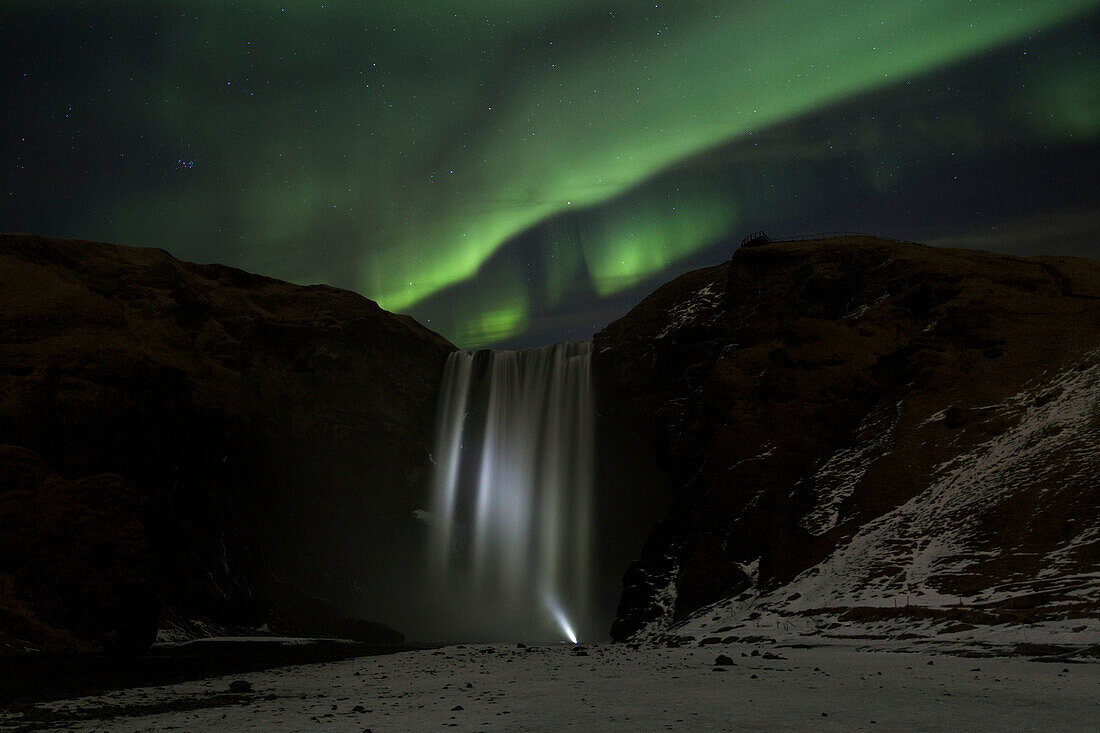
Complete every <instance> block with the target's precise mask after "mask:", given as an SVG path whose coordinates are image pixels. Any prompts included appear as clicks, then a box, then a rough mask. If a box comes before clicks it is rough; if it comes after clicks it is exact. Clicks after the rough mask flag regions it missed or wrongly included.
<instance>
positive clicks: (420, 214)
mask: <svg viewBox="0 0 1100 733" xmlns="http://www.w3.org/2000/svg"><path fill="white" fill-rule="evenodd" d="M1096 4H1097V3H1096V2H1094V1H1093V0H1078V1H1070V2H1058V3H1053V2H1045V3H1029V4H1026V5H1024V6H1021V7H1020V8H1018V9H1015V10H1016V11H1015V12H1006V10H1005V8H1004V7H1003V5H1002V4H1001V3H997V2H975V3H965V4H960V3H958V2H954V1H953V0H952V1H948V0H933V1H929V2H924V3H913V2H909V1H908V0H904V1H895V2H883V1H882V0H876V1H874V2H868V1H862V2H848V3H845V5H844V12H843V13H838V12H836V11H835V8H836V5H835V3H832V2H810V3H799V4H779V3H771V2H768V3H765V2H747V3H743V4H741V6H739V9H738V10H737V11H734V12H729V11H728V8H729V6H728V4H723V3H714V4H702V3H692V4H691V9H692V11H693V12H683V11H678V13H677V17H676V18H675V19H674V20H675V25H672V24H669V27H668V28H667V29H665V30H664V31H663V34H664V38H663V39H662V37H661V36H658V35H657V32H658V31H659V30H661V29H662V28H663V26H664V24H663V23H662V22H661V21H656V22H652V23H644V22H643V23H636V24H632V25H630V26H628V27H627V28H625V29H623V31H621V33H622V37H621V39H620V40H617V41H614V42H605V43H593V44H591V45H590V46H587V47H585V48H575V49H572V52H571V53H569V54H567V55H563V56H562V57H561V58H557V57H556V56H555V55H554V53H555V52H554V51H553V50H552V46H550V45H549V41H547V42H546V45H545V46H544V47H541V48H532V49H531V50H530V52H529V53H530V54H532V55H534V57H535V58H534V60H532V61H531V62H530V63H529V64H528V65H527V66H526V67H520V68H519V69H517V70H515V73H513V74H512V75H510V77H509V87H510V89H509V90H508V92H507V93H500V94H494V95H489V96H488V97H487V98H486V99H485V102H484V104H485V110H479V112H480V114H479V115H478V118H479V120H478V124H477V125H474V126H472V127H470V128H469V129H467V130H465V132H466V133H467V136H466V137H465V138H464V139H465V140H467V142H466V143H465V144H464V145H462V146H452V145H448V148H447V168H446V171H445V172H444V175H442V176H441V178H440V180H439V185H437V186H435V187H425V188H419V187H418V188H417V189H416V192H415V195H414V197H413V198H411V199H409V200H408V201H407V202H406V203H407V205H408V206H409V208H410V209H411V211H412V212H413V213H411V214H410V215H409V216H408V218H407V219H406V221H405V226H398V231H396V232H395V233H394V235H393V237H392V239H390V240H389V241H386V242H385V243H383V247H384V248H385V256H383V257H377V255H375V256H372V257H371V259H370V260H369V261H365V262H364V270H363V271H364V277H363V279H362V280H361V287H362V289H363V290H364V292H366V293H367V294H368V295H369V296H371V297H374V298H375V299H377V300H378V301H379V303H380V304H381V305H382V306H383V307H386V308H391V309H401V308H405V307H407V306H409V305H412V304H413V303H415V302H417V301H418V300H420V299H421V298H423V297H425V296H426V295H428V294H430V293H432V292H435V291H437V290H438V289H440V288H442V287H445V286H447V285H449V284H451V283H453V282H456V281H458V280H461V279H464V278H466V277H469V276H470V275H471V274H472V273H473V272H474V271H475V270H476V268H477V267H478V266H479V265H480V264H481V263H482V262H484V261H485V259H486V258H487V257H488V256H489V255H491V254H492V253H493V252H494V251H495V250H496V249H497V248H498V247H499V246H500V245H501V244H502V243H503V242H504V241H506V240H507V239H508V238H510V237H512V236H514V235H516V234H518V233H519V232H521V231H523V230H524V229H526V228H528V227H530V226H532V225H534V224H536V223H537V222H539V221H540V220H542V219H544V218H545V217H547V216H549V215H551V214H553V213H557V212H560V211H562V210H564V209H566V208H567V207H587V206H593V205H595V204H598V203H601V202H603V201H606V200H607V199H609V198H611V197H613V196H615V195H618V194H620V193H621V192H623V191H624V190H628V189H630V188H631V187H633V186H635V185H637V184H638V183H640V182H642V181H644V180H645V179H646V178H648V177H650V176H652V175H653V174H655V173H656V172H658V171H659V170H660V169H661V168H663V167H665V166H668V165H670V164H671V163H673V162H675V161H676V160H678V159H681V158H683V157H684V156H688V155H692V154H695V153H698V152H700V151H702V150H705V149H707V148H709V147H712V146H715V145H717V144H719V143H722V142H725V141H728V140H730V139H733V138H736V137H738V136H741V135H745V134H747V133H749V132H751V131H753V130H754V129H761V128H763V127H766V126H768V125H772V124H775V123H778V122H781V121H783V120H785V119H789V118H792V117H794V116H796V115H798V114H800V113H804V112H806V111H808V110H812V109H815V108H817V107H819V106H820V105H824V104H828V103H830V102H834V101H836V100H839V99H843V98H845V97H848V96H851V95H855V94H859V93H862V92H865V91H868V90H870V89H873V88H876V87H879V86H882V85H886V84H891V83H897V82H901V81H903V80H904V79H905V78H907V77H909V76H912V75H917V74H920V73H923V72H925V71H928V70H931V69H934V68H937V67H939V66H942V65H944V64H948V63H950V62H952V61H955V60H958V59H961V58H964V57H966V56H969V55H972V54H975V53H978V52H980V51H982V50H985V49H988V48H989V47H991V46H993V45H995V44H997V43H1001V42H1004V41H1006V40H1008V39H1011V38H1013V37H1016V36H1018V35H1020V34H1024V33H1027V32H1029V31H1033V30H1034V29H1036V28H1039V27H1042V26H1044V25H1047V24H1051V23H1055V22H1058V21H1062V20H1065V19H1066V18H1068V17H1071V16H1072V15H1074V14H1076V13H1079V12H1081V11H1083V10H1086V9H1088V8H1091V7H1095V6H1096ZM715 8H719V9H722V8H725V9H727V12H714V9H715ZM451 171H453V173H452V172H451ZM430 218H434V221H433V224H432V226H431V227H428V228H427V231H425V227H423V226H422V225H421V223H420V222H421V221H423V220H426V219H430ZM626 218H629V215H626ZM612 228H614V227H612ZM628 229H629V227H623V228H622V230H621V231H616V232H614V233H612V232H609V235H610V236H609V238H608V240H607V241H606V242H605V244H604V245H603V246H604V247H605V248H606V249H607V251H606V252H604V253H600V252H598V251H595V250H596V249H597V248H596V247H586V250H585V252H586V259H587V260H588V261H589V262H590V263H597V267H598V268H599V270H600V272H601V273H602V274H601V275H599V279H600V280H602V281H603V282H604V283H605V286H606V284H607V283H609V282H610V281H611V279H616V280H618V281H620V282H623V283H625V282H628V281H630V280H631V279H632V278H634V279H637V278H640V277H642V276H644V274H646V273H647V272H651V271H652V270H650V269H648V268H650V267H652V266H653V263H655V262H657V261H659V260H661V259H662V255H661V254H657V253H654V254H649V253H647V252H645V251H644V250H645V245H644V244H643V245H642V246H641V247H634V246H631V245H630V244H629V231H628ZM464 235H465V236H464ZM666 262H667V260H666ZM613 265H614V266H613Z"/></svg>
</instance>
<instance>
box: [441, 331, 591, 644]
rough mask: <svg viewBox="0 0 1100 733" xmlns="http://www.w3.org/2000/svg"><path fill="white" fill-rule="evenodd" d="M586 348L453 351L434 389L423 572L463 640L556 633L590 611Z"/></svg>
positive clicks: (577, 345) (568, 345)
mask: <svg viewBox="0 0 1100 733" xmlns="http://www.w3.org/2000/svg"><path fill="white" fill-rule="evenodd" d="M591 354H592V346H591V344H589V343H565V344H555V345H553V346H544V347H542V348H539V349H530V350H525V351H478V352H470V351H457V352H455V353H453V354H451V356H450V358H449V359H448V362H447V368H446V372H445V375H444V379H443V386H442V390H441V392H440V404H439V413H438V424H437V439H436V452H435V464H436V465H435V471H434V473H433V477H432V507H431V516H432V517H434V519H435V521H434V522H433V524H432V571H433V573H432V582H433V584H434V588H433V590H435V591H438V593H437V597H439V598H440V600H441V602H442V603H443V605H444V608H443V609H442V611H441V616H443V615H444V614H445V619H444V621H445V624H444V625H445V626H447V627H448V628H451V629H454V630H455V633H459V634H463V635H465V636H467V637H470V638H476V637H483V638H497V639H500V638H506V637H507V635H518V636H522V637H525V638H539V637H544V636H547V635H549V634H551V633H553V634H555V635H556V634H561V633H564V634H565V635H566V636H567V637H569V638H570V640H571V641H573V642H574V643H576V633H575V632H574V626H575V624H574V623H571V622H570V620H569V615H568V614H567V612H566V610H565V609H570V610H571V611H572V612H573V617H574V619H575V618H576V617H577V616H578V615H581V616H583V615H584V614H587V613H588V612H589V603H590V593H591V590H590V582H591V564H592V560H593V558H592V550H591V545H592V537H591V533H592V526H591V525H592V503H591V502H592V500H591V496H592V465H593V463H592V461H593V437H594V436H593V429H594V428H593V404H592V379H591V369H590V364H591Z"/></svg>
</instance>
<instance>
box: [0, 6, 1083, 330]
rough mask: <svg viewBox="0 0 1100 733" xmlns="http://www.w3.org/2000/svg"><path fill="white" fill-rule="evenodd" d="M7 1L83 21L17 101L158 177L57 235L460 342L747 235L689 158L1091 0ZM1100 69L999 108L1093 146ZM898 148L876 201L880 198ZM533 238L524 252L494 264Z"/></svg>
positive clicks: (104, 175) (1066, 16)
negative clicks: (410, 321)
mask: <svg viewBox="0 0 1100 733" xmlns="http://www.w3.org/2000/svg"><path fill="white" fill-rule="evenodd" d="M10 5H11V8H10V10H9V12H10V14H11V15H10V17H9V18H8V20H7V21H6V22H7V23H8V25H7V27H6V28H5V30H7V31H9V32H10V31H12V30H13V28H17V27H24V26H25V27H31V28H38V29H40V30H41V31H42V32H46V31H47V30H49V29H51V28H52V29H54V30H55V31H57V28H58V27H60V30H59V31H57V32H58V33H59V35H60V37H61V38H65V37H67V36H66V34H76V33H78V32H80V31H79V29H81V28H86V27H92V28H94V29H95V31H94V32H93V33H91V34H90V35H86V36H82V37H84V38H87V39H89V40H88V43H87V44H86V46H80V45H79V44H77V45H76V46H75V49H76V50H74V51H72V52H66V53H67V55H66V54H62V58H61V60H60V61H58V62H56V66H55V67H49V68H45V69H44V68H43V66H47V67H48V64H43V65H35V66H34V68H31V69H30V72H29V73H30V76H29V77H27V76H26V74H25V78H26V81H22V82H21V83H22V84H24V85H26V86H24V87H21V88H20V89H21V91H20V92H19V94H20V95H21V96H20V99H21V100H24V101H26V103H27V104H29V105H37V107H38V108H39V109H45V110H47V111H48V112H49V114H51V115H52V116H53V118H54V119H56V118H58V116H59V115H62V114H64V115H65V117H64V118H62V119H61V121H60V122H59V124H61V125H62V126H63V125H65V124H70V122H67V120H69V121H71V125H72V128H73V130H74V131H76V132H74V133H73V134H74V135H75V136H76V137H77V138H79V137H80V136H81V135H84V136H87V135H88V134H89V133H87V132H79V130H80V129H85V130H86V129H88V128H92V129H94V130H96V131H97V134H100V135H108V134H109V135H113V136H114V137H113V138H112V139H124V140H128V141H130V144H131V147H130V148H127V149H126V151H123V155H124V156H125V154H126V152H127V151H129V152H130V155H131V156H133V150H134V149H136V150H137V151H138V152H139V153H140V154H141V155H142V156H143V157H144V160H145V161H146V162H145V163H144V165H145V166H146V167H148V166H149V165H154V166H155V165H160V166H162V167H163V169H164V170H166V171H167V170H168V169H171V170H170V173H165V174H164V175H161V176H160V177H159V178H158V177H156V176H153V177H152V178H153V179H154V180H153V181H152V183H151V181H150V176H149V175H148V174H143V173H142V172H141V171H138V172H137V173H135V174H133V175H131V174H130V169H129V168H127V166H128V165H131V164H130V163H129V162H127V161H126V160H125V157H123V159H118V158H112V162H111V163H110V165H111V166H113V167H112V168H108V169H103V168H96V167H94V166H88V167H87V168H86V169H85V170H84V171H83V173H73V174H72V176H73V178H75V179H76V180H74V181H73V182H72V183H71V184H70V185H71V186H72V187H73V188H74V189H78V188H79V189H81V194H80V199H81V208H80V213H79V214H77V213H73V214H71V215H70V217H69V220H68V224H67V226H68V227H69V228H71V230H72V231H69V232H64V233H70V234H76V235H79V236H95V237H97V238H103V239H107V240H110V241H117V242H123V243H128V244H156V245H157V246H162V247H164V248H166V249H168V250H169V251H171V252H173V253H174V254H176V255H177V256H181V257H186V258H189V259H199V260H212V261H220V262H225V263H228V264H233V265H236V266H240V267H245V268H247V269H251V270H255V271H259V272H262V273H264V274H270V275H274V276H277V277H283V278H286V279H289V280H292V281H295V282H303V283H306V282H327V283H331V284H335V285H341V286H346V287H352V288H354V289H356V290H358V291H359V292H361V293H363V294H364V295H366V296H368V297H370V298H372V299H374V300H376V301H377V302H378V303H379V304H380V305H381V306H382V307H384V308H387V309H390V310H394V311H401V312H412V313H413V314H414V315H415V316H417V317H418V318H420V319H421V320H423V321H426V322H428V323H429V325H431V327H433V328H435V329H437V330H439V331H440V332H441V333H443V334H444V335H446V336H448V337H449V338H451V339H452V340H454V341H455V342H456V343H457V344H459V345H460V346H466V347H475V346H480V345H483V344H489V343H496V342H500V341H502V340H507V339H509V338H511V337H515V336H517V335H518V334H522V333H523V332H524V331H525V330H527V329H529V328H530V327H532V323H534V322H535V321H536V320H538V319H539V318H543V317H544V316H545V315H546V314H547V313H551V314H552V313H553V312H554V311H555V309H559V310H560V309H561V308H562V307H563V304H564V303H565V302H566V301H567V300H568V299H569V298H571V297H575V296H576V294H577V292H578V289H586V290H587V291H588V292H589V293H590V294H592V295H593V296H594V297H595V298H597V299H599V298H608V297H612V296H615V295H616V294H621V293H624V292H626V291H628V290H629V289H630V288H633V287H635V286H638V285H639V284H641V283H645V282H646V281H647V280H648V279H650V278H652V277H653V276H655V275H658V274H661V273H665V272H669V271H670V270H669V268H671V267H674V266H676V265H677V264H678V263H685V262H687V261H689V260H690V258H691V257H692V255H695V254H697V253H700V252H702V251H704V250H705V249H706V248H707V247H708V246H710V245H712V244H713V243H714V242H716V241H719V240H721V239H723V238H725V237H729V236H731V235H734V234H743V233H747V231H748V230H749V229H751V228H756V227H755V224H756V222H757V221H758V220H757V219H755V218H754V217H753V215H752V214H753V212H756V211H758V210H760V207H761V206H762V204H761V202H760V201H748V200H745V199H746V197H745V196H744V195H743V194H741V193H740V192H741V191H743V187H741V186H737V185H734V184H733V183H732V182H731V181H732V180H733V179H732V178H731V177H730V175H728V174H727V173H726V172H724V169H721V168H720V166H717V165H716V164H715V165H709V166H708V165H701V166H700V165H696V166H695V167H694V168H691V169H690V170H689V169H688V168H685V165H687V163H686V162H688V161H696V162H698V161H699V160H701V159H702V157H703V156H706V155H707V154H708V152H709V151H716V150H727V151H728V150H731V149H737V150H743V149H747V145H748V141H749V140H752V139H760V138H761V137H762V136H763V137H766V136H767V134H768V133H769V132H771V131H774V130H776V129H779V128H782V126H783V125H785V124H793V123H795V122H797V121H798V120H803V119H806V118H808V117H811V116H814V115H822V114H827V113H828V111H829V110H833V109H843V108H844V105H845V104H846V103H848V102H850V101H851V100H855V99H860V98H864V97H866V95H869V94H874V93H876V92H879V91H881V90H892V89H903V88H904V87H905V86H906V85H908V84H911V83H912V82H913V81H914V80H916V79H920V78H922V76H926V75H934V74H937V73H944V71H945V70H949V69H951V68H952V66H953V65H958V64H962V63H967V62H969V61H971V60H973V59H977V58H980V57H981V56H982V55H983V54H986V53H989V52H991V51H993V50H995V49H997V48H1000V47H1003V46H1005V45H1006V44H1012V43H1017V42H1021V41H1022V40H1023V39H1027V38H1030V36H1031V35H1032V34H1035V33H1038V32H1042V31H1044V30H1046V29H1053V28H1058V27H1061V26H1065V25H1066V24H1072V23H1074V22H1078V21H1080V19H1082V18H1085V17H1087V16H1089V15H1090V14H1094V13H1095V12H1096V10H1097V8H1100V0H1057V1H1055V0H1049V1H1046V2H1038V1H1035V2H998V1H995V0H974V1H973V2H961V1H960V0H923V2H921V1H917V0H873V1H871V0H848V1H846V2H843V3H836V2H827V1H826V0H802V1H801V2H788V3H779V2H765V1H764V0H740V1H738V2H729V1H727V2H704V1H701V0H693V1H687V2H675V3H674V2H667V3H666V2H652V1H651V2H645V3H639V2H625V1H622V0H619V1H612V2H606V3H592V2H575V1H566V0H556V1H553V0H541V1H540V2H530V3H525V2H513V1H508V2H505V1H504V0H478V1H477V2H469V1H464V2H452V3H446V4H442V3H438V2H431V3H418V2H398V1H397V0H387V1H385V2H369V3H367V2H350V1H342V2H325V3H317V2H308V3H307V2H287V3H282V4H279V3H244V2H241V3H237V2H234V3H228V2H221V1H219V2H191V3H183V2H172V3H160V4H157V9H156V10H155V11H154V10H153V9H151V8H150V7H148V5H147V4H145V3H121V2H84V3H74V4H73V7H72V8H68V7H67V8H66V11H65V13H66V17H64V18H60V17H58V16H56V15H54V14H53V11H49V10H46V9H45V8H47V7H51V6H47V5H46V4H44V3H28V2H16V3H11V4H10ZM42 29H46V30H42ZM108 39H109V40H108ZM1097 59H1098V54H1097V52H1096V47H1095V44H1094V45H1092V46H1090V47H1089V48H1087V49H1085V50H1084V52H1083V53H1079V54H1077V55H1076V56H1073V57H1072V58H1071V62H1070V63H1069V64H1066V63H1063V62H1062V61H1061V60H1057V61H1056V62H1055V61H1051V62H1049V63H1046V65H1044V64H1042V63H1040V64H1037V65H1036V66H1035V67H1034V68H1032V69H1030V70H1029V71H1028V74H1029V76H1028V77H1027V78H1028V81H1029V86H1028V87H1027V88H1026V89H1025V90H1024V91H1023V92H1021V93H1020V94H1019V95H1018V96H1014V97H1013V98H1012V99H1011V105H1017V106H1020V107H1021V108H1022V110H1023V111H1021V112H1020V115H1021V119H1024V120H1025V122H1021V123H1020V124H1021V125H1022V126H1024V127H1027V128H1028V130H1029V133H1028V134H1029V135H1031V136H1032V138H1033V139H1035V140H1040V141H1045V140H1072V141H1073V143H1074V144H1081V143H1082V142H1089V141H1092V140H1095V139H1096V138H1097V136H1098V132H1100V104H1098V102H1097V91H1096V90H1097V89H1100V76H1098V73H1097ZM35 75H38V76H39V77H41V76H43V75H44V76H46V77H47V81H48V82H50V83H52V86H51V85H50V84H45V85H42V86H37V87H32V86H31V85H32V84H34V83H35V81H36V80H35V79H34V76H35ZM37 82H38V83H39V84H41V79H38V80H37ZM59 90H64V91H71V92H72V93H69V94H61V93H59ZM1005 104H1009V103H1008V102H1006V103H1005ZM66 105H67V106H68V110H67V111H66V109H65V107H66ZM1036 108H1041V109H1043V110H1044V111H1045V113H1044V114H1042V115H1034V116H1031V117H1029V115H1030V110H1032V109H1036ZM70 115H71V117H70ZM15 124H16V125H18V124H20V123H19V122H18V120H17V121H16V123H15ZM81 126H83V127H81ZM1014 130H1015V128H1014ZM937 134H949V133H943V132H940V133H937ZM950 134H959V133H958V132H954V133H950ZM1012 134H1016V132H1015V131H1014V132H1012ZM753 136H756V138H753ZM977 136H979V135H975V137H977ZM822 144H824V142H822ZM979 144H982V143H980V141H971V145H972V146H973V145H979ZM738 146H740V147H738ZM100 157H101V158H104V159H105V158H106V154H103V153H102V151H101V155H100ZM897 158H898V160H897V161H896V163H895V165H894V166H893V167H887V166H882V165H880V166H877V167H876V168H875V169H874V170H873V171H871V172H869V173H868V174H867V179H868V180H869V181H870V184H869V185H871V186H873V187H877V188H878V189H879V190H883V191H885V190H889V188H890V187H891V186H894V185H895V180H894V178H893V177H894V176H895V171H897V173H896V175H898V176H899V177H900V176H902V175H903V174H904V168H905V164H906V162H907V158H906V154H905V152H904V151H899V152H898V155H897ZM95 160H96V161H99V158H96V159H95ZM150 161H151V163H150ZM735 164H736V162H735ZM777 195H780V194H777ZM822 195H824V194H822ZM43 208H46V205H45V204H43ZM77 208H78V207H76V206H75V205H73V206H72V209H73V211H74V212H75V211H76V210H77ZM40 218H41V220H42V221H43V222H44V223H42V224H40V225H39V228H41V227H49V226H50V222H49V221H47V219H46V217H45V215H42V216H41V217H40ZM28 221H29V224H28V227H29V226H35V225H36V223H37V222H36V220H34V219H32V218H28ZM19 223H20V224H22V222H21V221H20V222H19ZM525 238H526V239H525ZM524 239H525V241H527V242H528V245H527V250H525V251H526V254H525V255H522V256H521V255H516V256H514V257H513V256H510V255H507V254H506V253H504V252H503V250H504V248H506V247H507V246H509V243H514V242H516V241H518V240H524ZM531 252H535V253H536V254H537V256H538V257H539V259H540V264H539V266H538V268H537V273H536V274H537V277H535V278H533V279H532V277H531V266H530V265H529V264H528V263H527V260H530V259H531V258H532V256H534V255H532V254H531ZM494 257H497V258H502V259H501V262H500V264H499V266H497V265H494V266H492V268H491V272H487V271H486V268H487V267H489V266H488V265H487V263H489V262H490V260H492V259H493V258H494ZM493 261H494V262H495V260H493ZM479 273H480V278H479ZM474 284H476V285H474ZM448 294H452V295H453V297H448Z"/></svg>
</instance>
